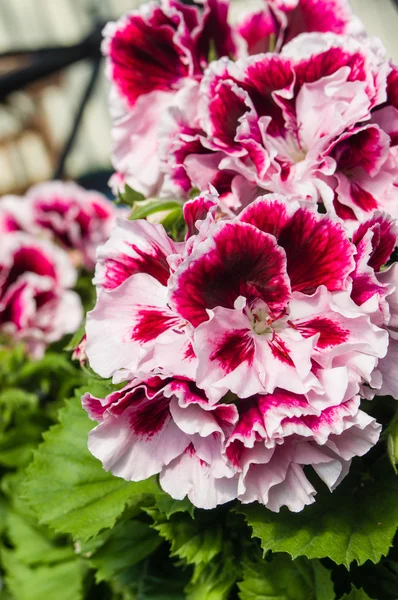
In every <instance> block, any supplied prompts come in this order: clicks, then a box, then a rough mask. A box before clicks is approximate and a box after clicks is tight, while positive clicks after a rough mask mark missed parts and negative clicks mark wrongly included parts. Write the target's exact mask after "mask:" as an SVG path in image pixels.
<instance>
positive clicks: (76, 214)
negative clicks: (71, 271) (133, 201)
mask: <svg viewBox="0 0 398 600" xmlns="http://www.w3.org/2000/svg"><path fill="white" fill-rule="evenodd" d="M25 204H26V205H27V206H28V207H29V210H30V213H31V221H32V223H31V229H33V231H36V232H38V231H39V232H44V233H45V234H47V235H48V236H49V237H50V239H52V240H54V241H56V242H58V243H60V244H61V246H62V247H63V248H65V249H66V250H69V251H71V252H72V253H73V255H74V258H75V261H76V263H77V264H79V265H83V266H84V267H85V268H86V269H88V270H91V269H93V268H94V266H95V254H96V249H97V246H99V245H100V244H103V243H104V242H105V241H106V240H107V239H108V237H109V235H110V233H111V230H112V228H113V226H114V224H115V221H116V209H115V207H114V205H113V204H112V202H111V201H110V200H108V199H107V198H106V197H105V196H103V195H102V194H100V193H99V192H95V191H88V190H85V189H84V188H82V187H80V186H79V185H77V184H75V183H73V182H66V183H65V182H62V181H49V182H46V183H41V184H38V185H36V186H33V187H32V188H30V190H29V191H28V193H27V195H26V198H25Z"/></svg>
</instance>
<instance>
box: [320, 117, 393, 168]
mask: <svg viewBox="0 0 398 600" xmlns="http://www.w3.org/2000/svg"><path fill="white" fill-rule="evenodd" d="M388 146H389V140H388V137H387V136H386V135H385V134H383V132H382V131H381V130H380V129H379V128H378V127H372V126H371V127H367V128H366V129H363V130H362V131H359V132H357V133H355V134H353V135H350V136H349V137H347V138H346V139H344V140H343V141H341V142H339V143H338V144H336V146H335V147H334V148H333V151H332V156H333V158H334V159H335V160H336V162H337V167H338V169H339V170H341V171H344V172H345V173H347V172H350V171H352V170H353V169H356V168H360V169H363V170H364V171H366V173H368V174H369V175H372V173H375V172H377V171H378V168H379V166H380V161H383V160H384V159H385V157H386V151H387V150H388Z"/></svg>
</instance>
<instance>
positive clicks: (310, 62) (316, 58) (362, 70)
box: [295, 47, 367, 91]
mask: <svg viewBox="0 0 398 600" xmlns="http://www.w3.org/2000/svg"><path fill="white" fill-rule="evenodd" d="M341 67H349V70H350V72H349V76H348V81H366V75H367V69H366V64H365V57H364V55H362V54H361V53H360V52H353V53H351V52H346V51H345V50H344V49H343V48H338V47H333V48H330V49H328V50H326V51H325V52H321V53H319V54H314V55H312V56H311V57H310V58H309V59H304V60H302V61H300V62H299V63H298V65H297V66H296V67H295V73H296V91H298V89H299V88H300V87H301V86H302V85H303V84H304V83H313V82H314V81H318V80H319V79H321V78H322V77H327V76H328V75H333V73H336V71H338V70H339V69H341Z"/></svg>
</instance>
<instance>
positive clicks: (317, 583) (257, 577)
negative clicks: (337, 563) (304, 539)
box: [238, 552, 335, 600]
mask: <svg viewBox="0 0 398 600" xmlns="http://www.w3.org/2000/svg"><path fill="white" fill-rule="evenodd" d="M238 587H239V598H240V599H241V600H334V598H335V593H334V588H333V583H332V579H331V573H330V571H328V569H326V568H325V567H323V566H322V565H321V563H320V562H319V561H317V560H313V561H310V560H308V559H306V558H304V557H301V558H297V559H296V560H292V559H291V558H290V557H289V556H288V555H287V554H275V555H273V556H272V557H271V558H270V560H264V559H262V558H261V555H260V553H259V552H258V553H255V552H252V556H251V557H250V559H249V558H246V560H245V562H244V564H243V577H242V581H241V582H239V583H238Z"/></svg>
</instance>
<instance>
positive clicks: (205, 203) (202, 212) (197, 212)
mask: <svg viewBox="0 0 398 600" xmlns="http://www.w3.org/2000/svg"><path fill="white" fill-rule="evenodd" d="M214 206H216V202H215V201H214V200H210V199H209V198H206V197H204V196H198V198H194V199H193V200H189V202H186V203H185V204H184V209H183V210H184V221H185V223H186V226H187V230H188V231H187V235H186V239H188V238H190V237H191V236H192V235H196V234H197V233H198V230H197V229H196V226H195V223H196V222H197V221H203V220H204V219H205V218H206V216H207V214H208V212H209V210H210V209H211V208H213V207H214Z"/></svg>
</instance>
